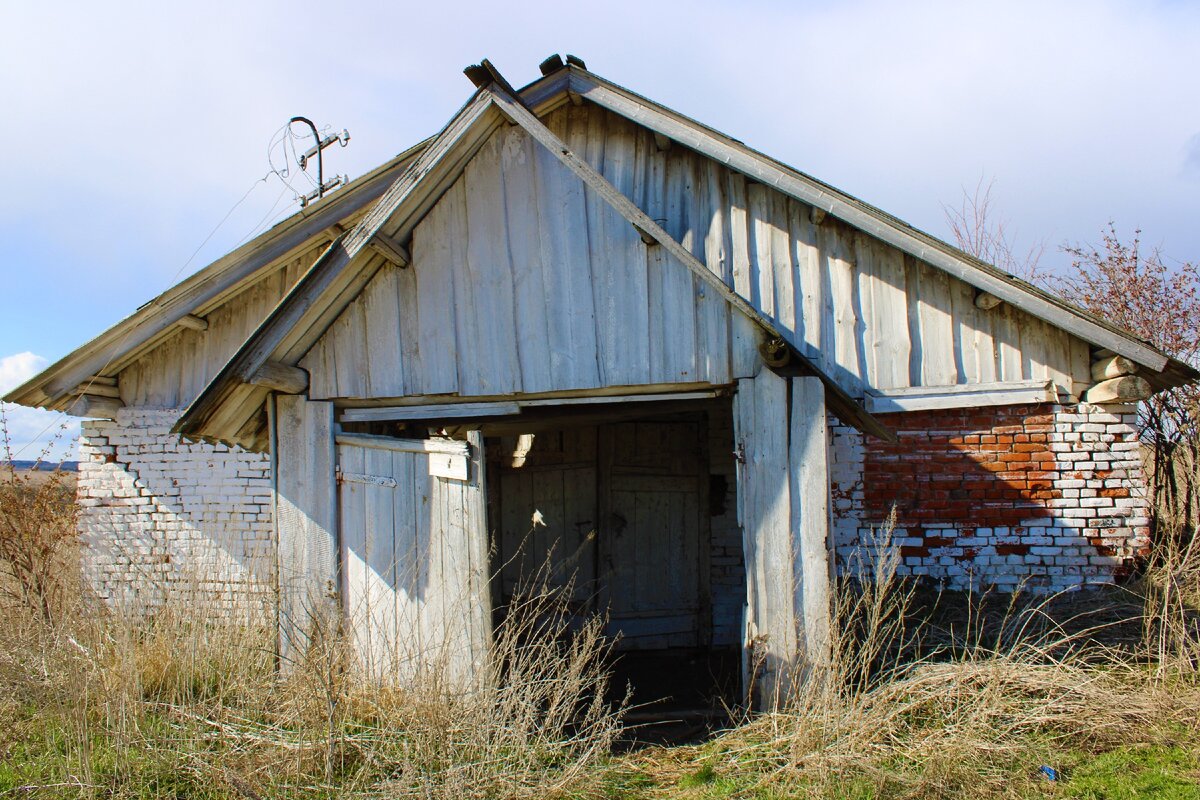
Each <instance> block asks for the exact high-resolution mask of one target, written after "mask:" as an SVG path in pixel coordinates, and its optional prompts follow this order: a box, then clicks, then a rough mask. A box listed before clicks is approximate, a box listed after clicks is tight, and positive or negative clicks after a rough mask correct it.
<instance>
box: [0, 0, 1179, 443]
mask: <svg viewBox="0 0 1200 800" xmlns="http://www.w3.org/2000/svg"><path fill="white" fill-rule="evenodd" d="M0 25H2V26H3V30H5V32H6V36H5V43H4V47H3V48H0V76H3V77H2V78H0V120H3V122H4V123H5V124H4V127H3V133H4V142H3V144H2V145H0V186H2V187H3V190H0V391H4V390H7V389H9V388H11V387H12V386H14V385H16V384H18V383H19V382H21V381H22V380H24V379H26V378H28V377H30V376H31V375H33V374H35V373H36V371H37V370H38V369H40V368H41V367H43V366H45V365H46V364H47V363H50V362H52V361H54V360H55V359H58V358H60V357H61V356H63V355H65V354H67V353H69V352H70V351H71V350H72V349H74V348H75V347H77V346H79V345H80V344H82V343H83V342H85V341H87V340H88V339H90V338H92V337H93V336H95V335H97V334H99V333H100V332H102V331H103V330H105V329H106V328H107V327H109V326H110V325H112V324H114V323H115V322H117V321H119V320H120V319H121V318H122V317H124V316H126V315H128V314H130V313H132V312H133V311H134V309H136V308H137V307H138V306H139V305H141V304H142V303H144V302H146V301H147V300H149V299H151V298H152V297H153V296H155V295H157V294H158V293H160V292H162V291H164V290H165V289H167V288H169V287H170V286H172V285H173V284H175V283H176V282H178V281H179V280H180V279H182V278H183V277H185V276H186V275H187V274H190V273H192V272H194V271H196V270H197V269H199V268H201V267H203V266H204V265H205V264H207V263H209V262H211V261H212V260H214V259H216V258H218V257H219V256H220V255H222V254H223V253H225V252H227V251H228V250H230V249H232V248H233V247H235V246H236V245H238V244H239V243H240V242H242V241H244V240H245V239H247V238H249V236H251V235H253V233H254V232H255V231H259V230H262V229H264V228H265V227H266V226H269V225H270V224H271V223H272V222H274V221H277V220H278V219H281V218H283V217H284V216H286V215H288V214H290V213H293V212H294V211H295V210H296V205H295V203H294V202H293V198H294V192H293V191H292V190H291V189H289V188H288V187H287V186H285V185H284V183H283V182H282V181H281V180H280V179H279V178H277V177H275V176H274V175H270V169H271V165H270V164H269V163H268V155H267V154H268V148H269V145H270V143H271V142H272V139H273V137H275V136H276V134H277V133H278V132H279V130H280V128H281V126H282V125H283V124H284V123H285V122H286V121H287V120H288V118H290V117H292V116H294V115H305V116H308V117H310V118H312V119H313V120H314V121H315V122H316V123H317V124H318V125H319V126H321V127H322V128H324V127H325V126H329V128H330V130H331V131H341V130H342V129H343V128H345V129H348V130H349V132H350V136H351V140H350V143H349V145H348V146H347V147H345V148H339V147H334V148H333V149H332V150H329V151H326V152H327V153H328V159H327V162H326V172H327V174H328V173H330V172H333V173H337V174H343V173H344V174H348V175H349V176H350V177H351V178H353V177H355V176H357V175H360V174H362V173H363V172H365V171H367V170H369V169H371V168H373V167H374V166H376V165H378V164H380V163H382V162H383V161H385V160H387V159H388V158H390V157H391V156H392V155H394V154H396V153H398V152H400V151H401V150H403V149H405V148H407V147H408V146H410V145H411V144H414V143H415V142H417V141H419V140H420V139H422V138H424V137H426V136H428V135H430V134H431V133H434V132H436V131H437V130H438V129H439V128H440V127H441V126H442V125H443V124H444V123H445V122H446V121H447V120H448V119H449V118H450V116H451V115H453V113H454V112H455V111H456V110H457V109H458V108H459V106H461V105H462V103H463V102H465V101H466V99H467V98H468V97H469V96H470V94H471V91H472V86H471V85H470V83H469V82H468V81H467V79H466V78H465V77H464V76H463V75H462V68H463V67H465V66H467V65H468V64H472V63H476V62H478V60H479V59H480V58H483V57H488V58H490V59H491V60H492V62H493V63H494V64H495V65H496V66H497V67H498V68H499V69H500V70H501V71H502V72H503V73H504V74H505V76H506V77H507V78H508V79H509V81H510V82H512V83H513V84H514V85H517V86H520V85H523V84H525V83H527V82H529V81H532V80H534V79H535V78H536V77H537V76H538V71H537V65H538V63H539V62H540V61H541V60H542V59H543V58H544V57H546V56H547V55H549V54H551V53H554V52H558V53H568V52H570V53H575V54H577V55H579V56H581V57H582V58H583V59H584V60H585V61H586V62H587V65H588V67H589V69H591V70H592V71H594V72H596V73H598V74H600V75H602V76H604V77H606V78H608V79H610V80H612V81H615V82H616V83H618V84H621V85H623V86H626V87H628V88H630V89H632V90H634V91H636V92H638V93H640V94H643V95H646V96H648V97H651V98H653V99H655V100H657V101H658V102H661V103H664V104H665V105H667V106H670V107H672V108H675V109H676V110H678V111H681V112H683V113H685V114H687V115H689V116H692V117H695V118H697V119H699V120H701V121H703V122H705V123H707V124H709V125H711V126H713V127H715V128H717V129H719V130H722V131H724V132H726V133H728V134H730V135H732V136H734V137H736V138H738V139H741V140H743V141H744V142H746V143H747V144H748V145H750V146H752V147H755V148H758V149H760V150H762V151H764V152H766V153H768V154H770V155H772V156H774V157H776V158H778V159H780V160H782V161H784V162H786V163H788V164H791V165H792V166H794V167H796V168H798V169H800V170H802V171H804V172H807V173H809V174H810V175H813V176H815V177H817V178H820V179H821V180H824V181H826V182H828V183H831V184H833V185H834V186H837V187H838V188H840V189H842V190H843V191H846V192H849V193H850V194H852V195H855V196H857V197H860V198H862V199H864V200H866V201H868V202H870V203H872V204H874V205H876V206H879V207H880V208H883V209H884V210H886V211H888V212H890V213H892V214H894V215H896V216H898V217H900V218H901V219H904V220H905V221H907V222H909V223H911V224H913V225H916V226H917V227H919V228H921V229H923V230H926V231H928V232H930V233H932V234H934V235H937V236H941V237H943V238H947V237H948V236H949V230H948V225H947V222H946V216H945V207H946V206H954V205H957V204H959V203H960V201H961V198H962V195H963V191H964V188H966V189H968V190H973V189H974V187H975V186H976V185H978V184H979V183H980V182H981V181H983V182H984V183H991V184H992V186H993V190H992V204H993V212H992V213H993V215H994V219H998V220H1003V221H1004V223H1005V224H1006V227H1007V230H1008V232H1009V234H1010V236H1012V237H1014V238H1015V239H1016V240H1017V243H1018V244H1019V245H1024V246H1037V245H1044V247H1045V250H1044V256H1043V266H1045V267H1049V268H1051V269H1053V268H1054V267H1055V266H1057V265H1061V264H1064V263H1066V262H1067V260H1068V259H1067V257H1066V256H1065V255H1064V254H1063V253H1062V252H1061V249H1060V248H1061V246H1062V245H1064V244H1076V243H1086V242H1097V241H1098V240H1099V237H1100V231H1101V229H1102V228H1103V227H1104V226H1105V225H1106V224H1107V223H1108V222H1109V221H1110V220H1111V221H1113V222H1115V223H1116V225H1117V226H1118V230H1119V231H1121V232H1122V233H1123V234H1125V235H1129V234H1132V231H1133V230H1134V229H1135V228H1140V229H1141V230H1142V232H1143V233H1142V239H1143V242H1144V243H1147V244H1149V245H1152V246H1158V247H1160V248H1161V249H1162V251H1163V252H1164V253H1165V254H1166V256H1167V257H1168V258H1173V259H1175V260H1180V261H1182V260H1197V259H1200V224H1197V221H1198V220H1200V214H1198V212H1200V83H1198V80H1200V47H1197V46H1196V43H1197V42H1200V3H1188V2H1159V3H1155V2H1115V1H1109V0H1088V2H1054V1H1053V0H1040V1H1039V2H1026V1H1025V0H1006V2H1003V3H987V2H972V3H964V2H961V0H956V1H955V2H942V1H940V0H929V1H925V0H910V1H909V2H878V1H874V0H864V1H863V2H833V3H831V2H827V0H826V2H806V1H804V0H801V1H799V2H787V3H784V2H759V3H755V2H742V3H736V4H735V3H713V2H705V0H691V1H690V2H687V3H678V4H677V3H671V2H665V1H664V2H657V3H646V2H622V1H617V2H606V3H601V4H596V3H589V4H583V3H580V4H573V3H562V2H555V3H541V4H539V3H535V2H524V3H519V4H504V5H497V4H494V3H488V4H482V3H478V4H476V3H471V2H457V3H453V4H448V3H440V4H439V3H433V4H431V3H422V4H419V5H415V6H414V5H410V4H407V3H398V2H397V3H383V2H371V3H367V2H352V1H350V0H344V2H341V3H336V4H334V3H328V2H310V1H309V0H295V1H293V2H289V3H277V2H255V3H247V2H244V1H240V2H223V1H222V0H214V1H213V2H207V3H203V4H177V3H162V2H153V3H149V2H147V3H140V2H119V1H118V2H111V3H103V4H100V3H94V2H86V3H83V2H70V1H69V0H67V1H60V2H56V3H40V4H35V3H17V2H16V0H3V2H0ZM278 155H279V151H278V149H276V159H275V165H276V167H279V166H280V165H281V162H280V160H279V157H278ZM265 176H269V177H265ZM264 177H265V179H264ZM291 179H292V182H293V183H294V184H295V185H301V183H302V181H301V180H300V179H299V178H298V177H297V175H296V174H295V173H294V172H293V173H292V176H291ZM5 420H6V422H7V427H8V428H9V434H10V438H11V439H12V446H13V449H14V450H16V451H20V452H21V455H19V456H17V457H19V458H28V457H30V454H31V453H33V454H36V453H35V451H38V450H40V449H41V448H42V446H43V445H44V444H45V442H46V441H48V438H49V437H50V436H52V435H54V434H55V433H56V432H57V431H58V429H59V427H60V424H61V420H60V418H59V417H58V416H56V415H51V414H48V413H47V412H33V411H28V410H25V409H18V408H13V407H9V408H7V409H6V410H5Z"/></svg>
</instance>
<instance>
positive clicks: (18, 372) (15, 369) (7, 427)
mask: <svg viewBox="0 0 1200 800" xmlns="http://www.w3.org/2000/svg"><path fill="white" fill-rule="evenodd" d="M46 364H47V361H46V359H45V358H43V357H42V356H39V355H37V354H36V353H30V352H28V351H26V352H24V353H14V354H13V355H10V356H3V357H0V394H3V393H4V392H7V391H8V390H10V389H13V388H15V387H17V386H20V385H21V384H22V383H24V382H25V381H27V380H29V379H30V378H32V377H33V376H34V375H36V374H37V373H39V372H41V370H42V369H43V368H44V367H45V366H46ZM0 425H2V427H3V433H4V438H5V439H6V440H7V452H2V451H0V460H7V459H8V458H13V459H16V460H18V461H33V460H35V459H37V458H44V459H46V460H50V461H57V460H59V459H64V458H74V457H75V455H76V452H77V450H76V440H77V439H78V438H79V420H78V419H75V418H74V417H68V416H67V415H66V414H62V413H59V412H57V411H44V410H41V409H35V408H24V407H22V406H18V405H14V404H12V403H0ZM0 447H3V445H2V444H0Z"/></svg>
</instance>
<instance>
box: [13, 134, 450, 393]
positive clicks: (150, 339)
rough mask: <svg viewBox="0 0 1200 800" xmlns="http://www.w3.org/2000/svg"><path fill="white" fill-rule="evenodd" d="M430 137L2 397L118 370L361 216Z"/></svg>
mask: <svg viewBox="0 0 1200 800" xmlns="http://www.w3.org/2000/svg"><path fill="white" fill-rule="evenodd" d="M428 142H429V140H426V141H424V142H421V143H419V144H417V145H416V146H414V147H411V148H409V149H408V150H406V151H404V152H403V153H401V154H399V155H398V156H396V157H395V158H393V159H392V160H390V161H388V162H387V163H386V164H383V165H381V166H379V167H378V168H376V169H374V170H372V171H371V172H369V173H367V174H366V175H363V176H362V177H360V178H357V179H356V180H354V181H351V182H350V184H349V185H348V186H346V187H345V188H344V189H342V190H341V191H339V192H337V193H335V194H332V195H330V196H329V197H328V198H327V199H324V200H322V201H320V202H317V203H314V204H313V205H311V206H309V207H308V208H305V209H303V210H301V211H300V212H298V213H296V214H294V215H292V216H290V217H288V218H287V219H285V220H283V221H282V222H280V223H278V224H276V225H274V226H273V227H272V228H271V229H270V230H268V231H266V232H264V233H262V234H261V235H259V236H257V237H256V238H254V239H252V240H251V241H249V242H247V243H246V244H244V245H242V246H241V247H239V248H237V249H236V250H233V251H232V252H230V253H228V254H226V255H224V256H222V257H221V258H219V259H217V260H216V261H214V262H212V263H211V264H209V265H208V266H206V267H204V268H203V269H201V270H200V271H199V272H197V273H195V274H194V275H192V276H191V277H189V278H187V279H186V280H184V281H182V282H180V283H179V284H177V285H175V286H173V287H171V288H170V289H168V290H167V291H165V292H163V293H162V294H160V295H159V296H158V297H155V298H154V299H153V300H150V301H149V302H147V303H145V304H143V305H141V306H139V307H138V309H137V310H136V311H134V312H133V313H132V314H130V315H129V316H128V317H126V318H125V319H123V320H121V321H120V322H118V323H117V324H116V325H114V326H112V327H111V328H109V329H108V330H106V331H104V332H103V333H101V334H100V335H99V336H97V337H96V338H94V339H92V340H91V341H89V342H87V343H86V344H84V345H82V346H80V347H78V348H76V349H75V350H73V351H72V352H70V353H68V354H67V355H65V356H63V357H62V358H61V359H59V360H58V361H56V362H55V363H53V364H51V365H50V366H49V367H47V368H46V369H44V370H42V371H41V372H40V373H39V374H37V375H35V376H34V377H33V378H31V379H29V380H28V381H26V382H25V383H24V384H22V385H21V386H18V387H17V388H15V389H13V390H12V391H10V392H9V393H8V394H7V395H5V396H4V398H3V400H4V401H5V402H10V403H18V404H20V405H25V406H35V407H44V408H51V409H58V410H66V409H67V408H68V407H69V406H70V404H71V401H72V398H73V394H74V391H75V389H76V388H77V387H79V386H80V385H81V384H83V385H87V383H88V382H90V380H91V379H92V378H93V376H105V377H108V376H115V375H116V374H117V373H118V372H120V371H121V369H122V368H124V367H125V366H126V365H128V364H129V363H130V362H132V361H134V360H136V359H137V358H138V357H139V356H141V355H142V354H144V353H145V352H147V351H148V350H150V349H151V348H153V347H155V346H156V345H157V344H159V343H160V342H162V341H163V340H164V339H166V338H167V337H169V336H171V335H172V334H173V333H174V332H175V331H176V330H177V329H178V328H177V326H178V325H179V324H180V320H182V319H184V318H185V317H188V316H190V315H199V316H203V315H206V314H208V313H209V312H211V311H212V310H213V309H214V308H216V307H217V306H219V305H221V304H222V303H224V302H226V301H228V300H229V299H230V298H231V297H233V296H235V295H236V294H238V293H239V292H241V291H242V290H243V289H245V288H247V287H248V286H250V285H252V284H254V283H255V282H256V281H258V280H259V279H260V278H261V277H263V276H264V275H265V274H267V273H269V272H271V271H272V270H273V269H276V268H278V267H279V266H280V265H281V264H284V263H286V262H287V261H288V260H289V259H290V258H293V257H295V255H296V254H298V253H300V252H301V251H303V250H306V249H309V248H311V247H313V245H314V243H315V241H317V240H319V239H318V237H321V236H323V235H326V236H327V235H328V233H327V232H328V231H330V230H331V229H332V230H336V228H335V226H346V225H348V224H350V223H351V222H352V221H354V220H355V219H357V218H358V217H360V216H361V215H362V214H363V213H364V212H365V211H366V209H368V208H370V206H371V205H372V204H373V203H374V202H375V201H376V200H378V199H379V197H380V196H381V195H382V194H383V193H384V192H385V191H386V190H387V188H388V187H389V186H391V185H392V183H393V182H394V181H395V180H396V177H397V176H398V175H399V174H401V173H402V172H403V171H404V169H405V168H406V167H407V166H408V165H409V164H410V163H412V161H413V159H414V158H416V156H417V155H419V154H420V153H421V152H422V151H423V150H424V149H425V146H426V145H427V144H428Z"/></svg>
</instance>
